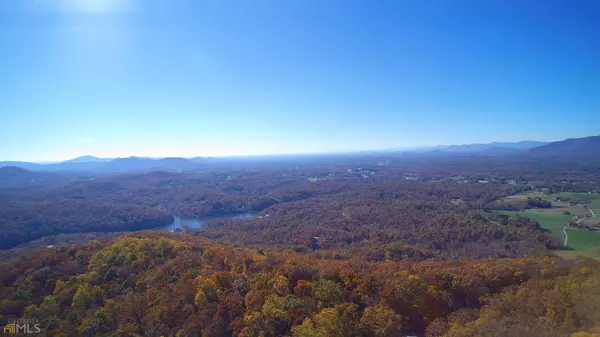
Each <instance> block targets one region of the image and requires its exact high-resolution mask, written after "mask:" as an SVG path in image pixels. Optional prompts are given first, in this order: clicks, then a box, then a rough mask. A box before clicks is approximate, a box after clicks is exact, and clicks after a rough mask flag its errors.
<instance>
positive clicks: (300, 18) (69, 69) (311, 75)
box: [0, 0, 600, 161]
mask: <svg viewBox="0 0 600 337" xmlns="http://www.w3.org/2000/svg"><path fill="white" fill-rule="evenodd" d="M598 18H600V1H597V0H588V1H586V0H573V1H571V0H564V1H555V0H531V1H527V0H525V1H524V0H498V1H492V0H486V1H480V0H473V1H459V0H457V1H454V0H453V1H441V0H440V1H430V0H415V1H402V0H390V1H372V0H365V1H352V0H343V1H338V0H327V1H323V0H286V1H282V0H272V1H262V0H252V1H246V0H240V1H222V0H219V1H217V0H208V1H201V0H193V1H192V0H190V1H177V0H173V1H166V0H165V1H158V0H144V1H142V0H129V1H128V0H88V1H86V0H35V1H34V0H0V160H32V161H33V160H35V161H44V160H57V159H67V158H72V157H76V156H79V155H84V154H92V155H96V156H104V157H113V156H130V155H138V156H154V157H157V156H204V155H231V154H265V153H296V152H322V151H349V150H365V149H384V148H403V147H412V146H429V145H438V144H464V143H475V142H491V141H518V140H522V139H528V140H559V139H564V138H568V137H579V136H589V135H597V134H600V20H599V19H598Z"/></svg>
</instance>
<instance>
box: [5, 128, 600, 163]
mask: <svg viewBox="0 0 600 337" xmlns="http://www.w3.org/2000/svg"><path fill="white" fill-rule="evenodd" d="M592 136H597V135H589V136H582V137H592ZM582 137H574V138H582ZM561 140H564V139H554V140H545V141H543V140H532V139H523V140H518V141H507V142H503V141H493V142H489V143H469V144H437V145H427V146H413V147H391V148H375V149H358V150H348V151H321V152H318V151H315V152H288V153H250V154H222V155H195V154H189V155H181V156H171V155H165V156H160V155H157V154H149V155H137V154H131V155H120V156H98V155H94V154H92V153H84V154H80V155H77V156H75V157H69V158H57V159H53V160H13V159H1V158H0V162H30V163H37V164H53V163H61V162H66V161H69V160H74V159H79V158H82V157H88V156H90V157H95V158H97V159H111V160H112V159H125V158H147V159H164V158H185V159H192V158H244V157H276V156H296V155H297V156H310V155H336V154H353V153H360V152H382V153H383V152H386V151H398V152H403V151H405V152H415V151H419V150H429V149H436V148H444V147H451V146H470V145H487V144H493V143H500V144H505V143H520V142H540V143H551V142H555V141H561Z"/></svg>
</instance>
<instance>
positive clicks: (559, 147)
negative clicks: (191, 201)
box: [0, 136, 600, 173]
mask: <svg viewBox="0 0 600 337" xmlns="http://www.w3.org/2000/svg"><path fill="white" fill-rule="evenodd" d="M386 152H387V153H389V151H369V153H386ZM395 152H398V150H396V151H395ZM401 152H410V153H415V154H431V155H435V154H446V155H454V154H471V155H483V156H513V155H514V156H516V155H520V156H538V157H539V156H555V157H574V156H589V155H598V154H600V136H593V137H584V138H573V139H567V140H563V141H558V142H551V143H547V142H537V141H520V142H513V143H510V142H504V143H503V142H494V143H489V144H467V145H450V146H434V147H425V148H418V149H413V150H403V151H401ZM356 154H360V153H356ZM261 158H262V157H261ZM270 158H271V159H273V158H274V156H273V157H270ZM278 158H279V157H278ZM286 158H287V159H288V160H289V159H290V158H291V159H293V158H294V157H293V156H287V157H286ZM296 159H297V158H296ZM248 161H250V159H249V158H247V159H240V158H208V157H194V158H143V157H128V158H114V159H113V158H98V157H94V156H89V155H87V156H82V157H78V158H75V159H70V160H66V161H63V162H59V163H52V164H39V163H30V162H18V161H5V162H0V167H6V166H11V167H19V168H23V169H26V170H30V171H53V172H56V171H66V172H98V173H110V172H148V171H171V172H173V171H174V172H177V171H192V170H199V169H206V168H208V167H214V165H215V164H219V163H223V164H227V163H229V164H231V163H240V162H248Z"/></svg>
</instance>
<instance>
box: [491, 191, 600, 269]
mask: <svg viewBox="0 0 600 337" xmlns="http://www.w3.org/2000/svg"><path fill="white" fill-rule="evenodd" d="M528 198H536V199H541V200H544V201H549V202H551V203H552V207H550V208H530V209H524V210H520V211H506V210H501V211H498V212H499V213H502V214H506V215H511V216H515V215H520V216H523V217H528V218H531V219H533V220H536V221H538V222H539V224H540V226H541V227H542V228H543V229H546V230H548V231H550V232H551V233H553V234H554V235H555V236H556V237H557V238H558V239H559V240H560V241H561V242H563V241H564V233H563V228H564V229H565V231H566V232H567V235H568V249H566V250H559V251H557V254H558V255H560V256H562V257H565V258H574V257H576V256H577V255H584V256H589V257H594V258H600V231H596V232H594V231H588V230H587V229H584V228H577V227H575V226H573V225H572V226H569V227H566V228H565V226H567V225H568V224H569V223H573V222H580V223H581V224H585V225H589V226H593V225H595V224H597V223H599V222H600V219H595V218H593V217H592V216H591V212H590V211H589V210H588V209H587V208H586V207H585V206H584V205H589V207H590V208H591V209H592V210H594V211H595V213H600V195H598V194H587V193H566V192H562V193H555V194H544V193H541V192H526V193H522V194H519V195H515V196H510V197H507V198H505V199H504V200H503V202H513V203H518V202H524V201H526V200H528ZM596 210H598V211H596ZM596 216H597V215H596Z"/></svg>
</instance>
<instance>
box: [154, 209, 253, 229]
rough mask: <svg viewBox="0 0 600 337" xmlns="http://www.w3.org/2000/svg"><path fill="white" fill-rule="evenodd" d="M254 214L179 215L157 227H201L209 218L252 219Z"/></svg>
mask: <svg viewBox="0 0 600 337" xmlns="http://www.w3.org/2000/svg"><path fill="white" fill-rule="evenodd" d="M255 216H256V213H238V214H230V215H223V216H203V217H198V218H185V217H180V216H174V217H173V222H172V223H170V224H168V225H165V226H161V227H159V229H163V230H168V231H170V230H177V229H178V228H180V229H183V225H186V226H187V227H189V228H202V227H203V226H204V225H206V223H208V222H209V221H210V220H223V219H252V218H254V217H255Z"/></svg>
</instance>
